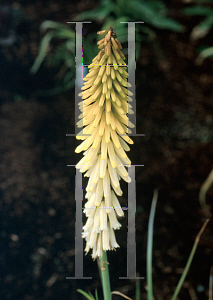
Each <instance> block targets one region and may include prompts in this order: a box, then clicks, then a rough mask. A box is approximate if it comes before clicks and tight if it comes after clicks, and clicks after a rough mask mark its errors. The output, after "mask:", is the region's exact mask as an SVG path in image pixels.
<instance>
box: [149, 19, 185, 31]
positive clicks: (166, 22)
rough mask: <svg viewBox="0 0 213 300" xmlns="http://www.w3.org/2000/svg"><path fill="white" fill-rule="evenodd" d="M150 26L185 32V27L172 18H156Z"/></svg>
mask: <svg viewBox="0 0 213 300" xmlns="http://www.w3.org/2000/svg"><path fill="white" fill-rule="evenodd" d="M150 24H152V25H153V26H155V27H157V28H159V29H167V30H172V31H176V32H182V31H184V26H183V25H181V24H180V23H179V22H177V21H175V20H173V19H171V18H166V17H165V18H163V17H155V18H153V19H152V20H151V21H150Z"/></svg>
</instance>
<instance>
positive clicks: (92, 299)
mask: <svg viewBox="0 0 213 300" xmlns="http://www.w3.org/2000/svg"><path fill="white" fill-rule="evenodd" d="M77 292H79V293H81V294H82V295H84V297H86V298H87V299H88V300H95V298H94V297H93V296H92V295H91V296H90V295H89V294H87V293H86V292H84V291H82V290H79V289H78V290H77Z"/></svg>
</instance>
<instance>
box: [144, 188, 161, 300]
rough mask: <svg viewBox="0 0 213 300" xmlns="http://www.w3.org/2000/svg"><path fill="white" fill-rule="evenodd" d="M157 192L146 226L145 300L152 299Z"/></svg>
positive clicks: (155, 191) (156, 192)
mask: <svg viewBox="0 0 213 300" xmlns="http://www.w3.org/2000/svg"><path fill="white" fill-rule="evenodd" d="M157 198H158V190H157V189H155V190H154V195H153V199H152V205H151V211H150V215H149V225H148V241H147V254H146V257H147V258H146V260H147V263H146V265H147V267H146V276H147V285H148V291H147V298H148V300H152V299H153V288H152V244H153V226H154V218H155V209H156V205H157Z"/></svg>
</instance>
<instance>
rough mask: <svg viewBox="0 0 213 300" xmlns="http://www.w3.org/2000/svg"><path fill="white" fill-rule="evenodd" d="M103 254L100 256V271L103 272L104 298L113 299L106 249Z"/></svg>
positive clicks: (106, 299)
mask: <svg viewBox="0 0 213 300" xmlns="http://www.w3.org/2000/svg"><path fill="white" fill-rule="evenodd" d="M102 253H103V255H102V256H100V264H99V271H100V274H101V282H102V288H103V294H104V300H112V296H111V288H110V280H109V269H108V264H109V263H108V261H107V254H106V251H103V252H102Z"/></svg>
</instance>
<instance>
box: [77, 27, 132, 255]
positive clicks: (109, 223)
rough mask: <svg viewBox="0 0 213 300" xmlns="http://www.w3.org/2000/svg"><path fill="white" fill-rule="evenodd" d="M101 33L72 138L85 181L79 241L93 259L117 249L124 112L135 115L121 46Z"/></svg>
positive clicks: (111, 36)
mask: <svg viewBox="0 0 213 300" xmlns="http://www.w3.org/2000/svg"><path fill="white" fill-rule="evenodd" d="M104 33H106V35H105V37H104V38H102V39H101V40H100V41H99V42H98V43H97V44H98V48H99V49H100V51H99V53H98V55H97V56H96V57H95V58H94V59H93V61H92V63H91V64H90V65H89V67H88V68H89V73H88V74H87V75H86V77H85V78H84V81H85V82H84V86H83V87H82V93H80V94H79V96H81V97H82V99H83V101H81V102H80V103H79V108H80V110H81V112H82V113H81V115H80V116H79V119H80V120H79V122H78V123H77V126H78V127H83V129H82V130H81V132H80V133H79V134H78V135H77V136H76V138H77V139H79V140H83V142H82V143H81V144H80V145H79V146H78V147H77V148H76V150H75V152H77V153H79V152H81V151H84V152H83V158H82V159H81V160H80V161H79V163H78V164H77V165H76V168H77V169H80V172H86V173H85V175H84V176H86V177H89V180H88V184H87V187H86V192H87V193H86V196H85V197H86V199H87V202H86V204H85V208H84V213H85V214H86V216H87V222H86V224H85V226H84V227H83V238H85V239H86V241H87V243H86V248H85V251H86V253H87V252H88V251H89V250H90V249H92V250H93V251H92V257H93V258H94V259H95V258H96V257H98V256H101V255H102V251H103V250H104V251H106V250H113V249H115V248H117V247H119V245H118V244H117V242H116V239H115V234H114V230H115V229H119V228H120V227H121V224H120V223H119V222H118V220H117V216H116V214H117V215H118V216H123V215H124V214H123V210H122V209H121V207H120V204H119V201H118V199H117V196H121V195H122V190H121V188H120V183H119V181H120V179H121V178H122V179H123V180H125V181H126V182H130V181H131V178H130V177H129V176H128V172H127V170H126V168H125V166H130V165H131V161H130V160H129V158H128V157H127V155H126V152H127V151H129V150H130V148H129V146H128V144H133V141H132V140H131V138H130V137H129V136H128V133H131V130H130V129H129V128H133V127H134V125H133V124H132V123H131V122H130V121H129V119H128V114H133V113H134V112H133V111H132V110H131V107H132V106H131V105H130V104H129V102H131V101H132V99H131V98H130V96H131V95H132V93H131V92H130V91H128V87H129V86H130V84H129V83H128V81H127V78H128V73H127V66H126V64H125V62H124V59H125V57H124V54H123V53H122V52H121V49H122V46H121V44H120V42H119V41H118V40H117V38H116V36H115V33H114V31H113V28H110V30H108V31H105V30H104V31H101V32H98V34H104Z"/></svg>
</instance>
